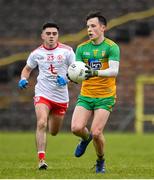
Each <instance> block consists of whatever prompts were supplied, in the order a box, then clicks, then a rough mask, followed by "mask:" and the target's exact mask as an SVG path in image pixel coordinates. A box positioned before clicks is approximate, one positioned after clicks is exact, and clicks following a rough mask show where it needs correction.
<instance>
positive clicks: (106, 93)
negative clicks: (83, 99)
mask: <svg viewBox="0 0 154 180" xmlns="http://www.w3.org/2000/svg"><path fill="white" fill-rule="evenodd" d="M76 60H77V61H83V62H84V63H86V64H87V65H89V66H90V67H91V68H92V69H93V70H103V69H107V68H108V67H109V64H108V62H109V60H113V61H120V49H119V46H118V45H117V44H116V43H115V42H113V41H112V40H110V39H108V38H104V41H103V42H102V43H100V44H99V45H95V44H93V43H92V41H91V40H88V41H86V42H84V43H82V44H80V45H79V46H78V47H77V50H76ZM81 95H83V96H87V97H98V98H99V97H110V96H115V95H116V82H115V77H92V78H90V79H88V80H85V81H83V83H82V87H81Z"/></svg>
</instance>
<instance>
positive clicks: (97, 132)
mask: <svg viewBox="0 0 154 180" xmlns="http://www.w3.org/2000/svg"><path fill="white" fill-rule="evenodd" d="M101 135H102V132H101V131H100V130H98V129H96V130H93V131H92V136H93V139H94V140H97V139H99V138H100V137H101Z"/></svg>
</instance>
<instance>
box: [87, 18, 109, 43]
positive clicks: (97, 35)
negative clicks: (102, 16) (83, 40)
mask: <svg viewBox="0 0 154 180" xmlns="http://www.w3.org/2000/svg"><path fill="white" fill-rule="evenodd" d="M105 29H106V26H105V25H103V24H101V23H100V22H99V20H98V18H97V17H95V18H91V19H89V20H88V21H87V31H88V36H89V39H91V40H92V41H94V42H97V41H99V40H101V39H102V37H104V31H105Z"/></svg>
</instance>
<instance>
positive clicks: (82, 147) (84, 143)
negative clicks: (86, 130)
mask: <svg viewBox="0 0 154 180" xmlns="http://www.w3.org/2000/svg"><path fill="white" fill-rule="evenodd" d="M91 140H92V135H91V134H90V135H89V138H88V139H87V140H83V139H82V140H81V142H80V143H79V144H78V145H77V147H76V150H75V156H76V157H80V156H82V155H83V154H84V152H85V151H86V148H87V146H88V144H89V143H90V141H91Z"/></svg>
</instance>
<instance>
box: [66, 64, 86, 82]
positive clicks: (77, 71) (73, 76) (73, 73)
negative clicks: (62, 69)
mask: <svg viewBox="0 0 154 180" xmlns="http://www.w3.org/2000/svg"><path fill="white" fill-rule="evenodd" d="M85 65H86V64H85V63H84V62H81V61H76V62H74V63H72V64H71V65H70V66H69V67H68V76H69V78H70V80H72V81H73V82H76V83H81V82H82V81H83V80H85V78H86V77H85V74H86V73H85V70H87V69H88V68H87V67H86V66H85Z"/></svg>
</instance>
